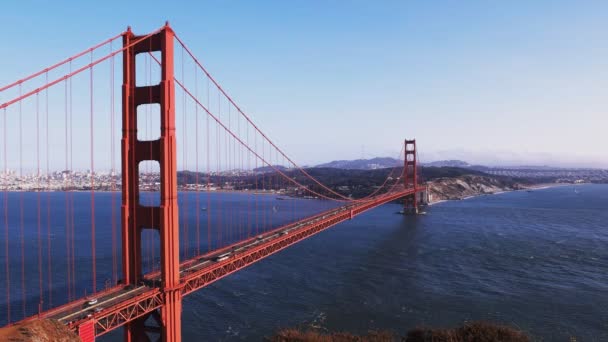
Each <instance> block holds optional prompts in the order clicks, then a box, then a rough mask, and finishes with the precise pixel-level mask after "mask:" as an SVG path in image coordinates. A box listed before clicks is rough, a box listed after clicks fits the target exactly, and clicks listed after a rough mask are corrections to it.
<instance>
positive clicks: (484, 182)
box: [429, 175, 525, 202]
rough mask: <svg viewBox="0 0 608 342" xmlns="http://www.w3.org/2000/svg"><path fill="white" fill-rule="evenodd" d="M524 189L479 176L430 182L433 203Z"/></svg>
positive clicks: (514, 183)
mask: <svg viewBox="0 0 608 342" xmlns="http://www.w3.org/2000/svg"><path fill="white" fill-rule="evenodd" d="M524 188H525V186H524V185H522V184H520V183H517V182H509V181H505V180H499V179H496V178H492V177H489V176H479V175H465V176H459V177H453V178H438V179H436V180H433V181H431V182H429V190H430V194H431V202H437V201H442V200H457V199H463V198H466V197H470V196H478V195H484V194H493V193H496V192H501V191H511V190H520V189H524Z"/></svg>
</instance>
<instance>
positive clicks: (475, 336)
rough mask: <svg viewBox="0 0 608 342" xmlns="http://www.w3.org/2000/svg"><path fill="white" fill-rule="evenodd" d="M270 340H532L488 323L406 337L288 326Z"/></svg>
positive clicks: (424, 330)
mask: <svg viewBox="0 0 608 342" xmlns="http://www.w3.org/2000/svg"><path fill="white" fill-rule="evenodd" d="M268 340H269V341H270V342H393V341H405V342H529V341H530V339H529V338H528V336H526V335H525V334H524V333H523V332H521V331H518V330H515V329H513V328H510V327H507V326H503V325H497V324H492V323H486V322H472V323H467V324H465V325H463V326H461V327H457V328H451V329H431V328H416V329H413V330H410V331H409V332H408V333H407V335H406V336H398V335H395V334H392V333H389V332H369V333H368V334H367V335H353V334H349V333H328V334H324V333H320V332H317V331H314V330H308V331H302V330H298V329H285V330H281V331H279V332H278V333H277V334H275V335H274V336H273V337H271V338H270V339H268Z"/></svg>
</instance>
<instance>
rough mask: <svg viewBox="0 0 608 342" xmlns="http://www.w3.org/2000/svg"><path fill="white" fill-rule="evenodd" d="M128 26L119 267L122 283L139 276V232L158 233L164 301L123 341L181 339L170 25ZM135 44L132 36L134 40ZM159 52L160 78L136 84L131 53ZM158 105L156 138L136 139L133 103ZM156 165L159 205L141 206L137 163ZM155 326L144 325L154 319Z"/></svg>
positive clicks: (130, 329) (128, 329)
mask: <svg viewBox="0 0 608 342" xmlns="http://www.w3.org/2000/svg"><path fill="white" fill-rule="evenodd" d="M144 37H145V36H135V35H134V34H133V33H132V32H131V29H128V30H127V32H126V33H125V34H124V35H123V47H124V48H125V50H124V52H123V88H122V129H123V133H122V151H121V152H122V177H123V178H122V208H121V215H122V271H123V276H124V282H125V284H127V285H135V286H137V285H139V283H140V282H141V281H142V280H143V272H142V254H141V247H142V243H141V236H142V231H143V230H144V229H152V230H155V231H157V232H159V234H160V252H161V253H160V257H161V279H162V282H161V284H160V287H161V288H160V290H161V291H162V292H163V295H164V296H163V297H164V303H163V306H162V307H161V308H160V309H159V311H160V312H159V311H153V312H151V313H150V314H148V315H146V316H143V317H141V318H139V319H136V320H134V321H131V322H129V323H127V324H126V325H125V335H124V337H125V341H129V342H136V341H149V340H150V338H149V336H148V335H147V334H148V333H160V335H161V340H162V341H165V342H167V341H172V342H177V341H181V313H182V295H181V291H180V289H179V227H178V208H177V155H176V147H175V143H176V141H175V88H174V79H173V38H174V33H173V30H172V29H171V28H170V27H169V24H168V23H167V24H166V25H165V26H164V27H163V28H162V29H161V30H160V31H159V32H158V33H156V34H153V35H151V36H149V37H147V38H145V39H142V38H144ZM138 40H139V42H137V43H136V44H133V43H134V42H136V41H138ZM154 51H160V53H161V78H160V83H159V84H154V85H145V86H136V83H135V80H136V70H137V69H136V66H135V60H136V58H135V57H136V55H137V54H140V53H151V52H154ZM153 103H157V104H159V106H160V138H159V139H157V140H152V141H141V140H138V139H137V106H140V105H146V104H153ZM146 160H153V161H157V162H158V163H159V165H160V205H159V206H158V207H151V206H143V205H141V203H140V197H139V163H140V162H142V161H146ZM150 321H154V322H155V323H156V326H148V325H147V324H148V323H153V322H150Z"/></svg>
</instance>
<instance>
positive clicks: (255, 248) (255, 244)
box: [30, 188, 423, 336]
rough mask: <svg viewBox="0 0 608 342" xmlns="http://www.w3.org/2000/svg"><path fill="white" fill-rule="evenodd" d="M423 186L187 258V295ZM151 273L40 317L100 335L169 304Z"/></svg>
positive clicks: (183, 277)
mask: <svg viewBox="0 0 608 342" xmlns="http://www.w3.org/2000/svg"><path fill="white" fill-rule="evenodd" d="M420 191H423V188H416V189H408V190H403V191H400V192H396V193H391V194H387V195H382V196H378V197H375V198H373V199H370V200H369V201H361V202H354V203H349V204H348V205H344V206H341V207H338V208H335V209H331V210H328V211H325V212H322V213H320V214H318V215H315V216H312V217H308V218H306V219H303V220H300V221H297V222H294V223H290V224H288V225H285V226H282V227H279V228H277V229H274V230H272V231H270V232H267V233H264V234H261V235H258V236H255V237H252V238H249V239H247V240H244V241H240V242H238V243H236V244H233V245H231V246H228V247H224V248H222V249H218V250H215V251H213V252H211V253H208V254H205V255H202V256H197V257H195V258H193V259H190V260H188V261H185V262H183V263H182V264H181V266H180V279H181V281H180V288H181V291H182V295H184V296H185V295H188V294H190V293H192V292H194V291H196V290H198V289H200V288H202V287H205V286H207V285H209V284H211V283H213V282H215V281H217V280H219V279H221V278H223V277H225V276H227V275H229V274H231V273H234V272H236V271H238V270H240V269H243V268H245V267H247V266H249V265H251V264H253V263H255V262H257V261H259V260H261V259H263V258H265V257H267V256H269V255H271V254H274V253H276V252H278V251H280V250H282V249H284V248H287V247H289V246H291V245H293V244H295V243H297V242H299V241H301V240H303V239H306V238H307V237H310V236H312V235H314V234H317V233H318V232H320V231H323V230H325V229H327V228H329V227H332V226H334V225H336V224H338V223H340V222H343V221H346V220H349V219H351V218H353V217H354V216H357V215H359V214H361V213H363V212H365V211H367V210H370V209H373V208H375V207H377V206H380V205H382V204H385V203H387V202H390V201H393V200H396V199H399V198H402V197H404V196H407V195H411V194H413V193H415V192H420ZM145 278H146V280H145V281H144V282H142V284H140V285H138V286H133V285H128V286H117V287H114V288H111V289H108V290H106V291H104V292H100V293H97V294H96V297H95V298H96V299H97V302H96V303H95V304H93V305H89V304H88V301H89V299H90V298H89V299H87V298H83V299H79V300H76V301H73V302H70V303H68V304H65V305H63V306H61V307H58V308H55V309H52V310H49V311H47V312H44V313H42V314H41V315H40V317H43V318H52V319H57V320H59V321H60V322H62V323H64V324H66V325H68V326H69V327H70V328H71V329H72V330H75V331H76V330H78V327H79V326H81V325H82V324H84V323H88V322H89V321H91V320H93V321H94V322H95V334H96V336H100V335H103V334H105V333H106V332H109V331H111V330H113V329H116V328H118V327H120V326H122V325H123V324H125V323H127V322H129V321H131V320H133V319H135V318H138V317H141V316H144V315H146V314H148V313H150V312H152V311H154V310H156V309H158V308H159V307H161V306H162V305H163V302H164V299H163V293H162V291H161V289H160V287H161V284H160V274H159V273H158V272H156V273H151V274H148V275H146V277H145ZM30 319H33V318H30Z"/></svg>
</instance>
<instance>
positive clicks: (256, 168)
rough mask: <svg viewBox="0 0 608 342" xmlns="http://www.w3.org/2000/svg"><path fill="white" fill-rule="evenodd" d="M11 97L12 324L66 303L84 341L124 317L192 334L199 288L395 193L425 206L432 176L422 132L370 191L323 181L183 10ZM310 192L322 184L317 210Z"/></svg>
mask: <svg viewBox="0 0 608 342" xmlns="http://www.w3.org/2000/svg"><path fill="white" fill-rule="evenodd" d="M119 40H122V44H120V42H119ZM121 57H122V64H120V63H119V62H120V60H119V59H120V58H121ZM121 75H122V88H119V87H118V86H117V82H116V78H118V77H120V76H121ZM118 92H120V94H117V93H118ZM0 96H1V97H0V103H1V104H0V111H1V112H0V115H2V120H1V121H0V123H1V124H2V127H3V128H2V129H3V130H2V136H3V139H2V142H1V143H2V144H3V148H2V150H0V152H2V155H3V157H2V159H0V162H2V163H3V172H2V174H1V176H2V184H3V200H2V203H3V204H2V214H1V215H0V217H2V220H0V224H1V225H2V226H3V227H2V228H3V229H2V230H3V233H4V234H2V235H1V236H2V238H3V239H4V243H3V244H2V246H0V247H1V249H2V250H3V255H2V259H4V265H3V267H4V272H3V273H4V275H5V281H3V282H2V284H0V286H1V287H4V288H5V290H6V296H5V298H4V300H1V301H0V307H4V310H1V309H0V314H1V315H3V316H0V325H9V324H14V323H15V322H19V321H23V320H31V319H37V318H52V319H57V320H59V322H61V323H63V324H65V325H67V326H68V327H69V328H70V329H71V330H73V331H75V332H76V333H78V334H79V335H80V337H81V338H82V340H83V341H92V340H94V339H95V337H96V336H101V335H103V334H105V333H107V332H109V331H112V330H114V329H116V328H119V327H123V328H124V337H125V340H126V341H147V340H151V339H152V337H153V335H158V336H160V338H161V340H163V341H180V340H181V311H182V309H181V306H182V298H183V297H184V296H186V295H188V294H190V293H192V292H194V291H196V290H198V289H200V288H203V287H205V286H207V285H209V284H211V283H213V282H215V281H216V280H219V279H221V278H223V277H225V276H227V275H229V274H231V273H234V272H237V271H239V270H241V269H243V268H245V267H247V266H249V265H251V264H253V263H255V262H257V261H259V260H262V259H264V258H265V257H267V256H269V255H272V254H274V253H276V252H279V251H281V250H283V249H285V248H287V247H289V246H291V245H293V244H295V243H297V242H299V241H302V240H303V239H306V238H307V237H310V236H312V235H314V234H316V233H319V232H321V231H323V230H325V229H327V228H329V227H331V226H334V225H336V224H338V223H340V222H343V221H346V220H349V219H352V218H353V217H355V216H357V215H359V214H361V213H363V212H365V211H367V210H370V209H373V208H375V207H377V206H380V205H382V204H385V203H387V202H391V201H395V200H397V199H401V198H403V199H404V201H405V204H404V212H412V213H415V212H417V210H418V207H417V206H418V202H419V198H420V196H419V194H421V193H422V192H423V191H424V190H425V189H424V188H423V187H422V186H419V185H418V184H419V181H418V172H417V155H416V143H415V140H406V141H405V143H404V145H403V147H402V152H401V153H402V154H401V156H402V157H403V159H404V165H403V167H396V168H393V169H392V170H391V171H390V173H389V174H388V176H387V177H386V179H385V180H384V182H383V183H382V184H381V185H380V186H378V187H376V188H375V190H374V191H373V192H371V193H370V194H368V195H367V196H365V197H362V198H357V199H353V198H351V197H350V196H349V195H348V194H347V193H342V192H341V191H338V190H337V189H335V188H333V187H330V186H327V185H324V184H323V182H321V181H320V180H319V179H317V178H315V177H313V175H311V172H310V171H307V170H306V169H304V168H302V167H300V166H298V164H296V163H295V162H294V161H293V160H292V159H291V158H290V157H289V156H288V155H287V154H286V153H284V152H283V151H282V150H281V149H280V148H279V147H278V146H277V145H276V144H275V143H274V142H273V141H272V140H270V139H269V137H268V136H267V135H266V134H264V133H263V132H262V131H261V130H260V129H259V127H258V126H256V125H255V124H254V123H253V121H252V120H251V118H250V117H249V116H248V115H247V114H245V112H244V111H243V110H242V109H241V108H240V107H239V106H238V105H237V104H236V103H235V101H234V100H233V99H232V98H231V97H230V96H229V95H228V94H227V93H226V91H225V90H224V89H223V88H222V87H221V86H220V85H219V84H218V83H217V82H216V80H215V79H214V78H213V77H212V76H211V75H210V73H209V72H208V71H207V70H206V69H205V67H204V66H203V64H202V63H201V62H200V61H199V60H198V59H197V58H196V57H195V55H194V54H193V53H192V51H191V50H190V49H189V48H188V47H187V46H186V45H185V43H184V42H183V41H182V40H181V39H180V38H179V36H177V35H176V34H175V33H174V32H173V30H172V29H171V28H170V27H169V26H168V24H167V25H165V26H164V27H162V28H160V29H159V30H157V31H155V32H152V33H150V34H146V35H142V36H137V35H134V34H133V33H132V32H131V30H130V29H128V30H127V31H126V32H123V33H121V34H119V35H116V36H114V37H112V38H110V39H108V40H106V41H104V42H102V43H100V44H97V45H95V46H93V47H91V48H90V49H87V50H85V51H82V52H80V53H78V54H76V55H74V56H72V57H70V58H68V59H65V60H63V61H61V62H59V63H57V64H54V65H52V66H50V67H48V68H45V69H43V70H41V71H39V72H37V73H34V74H32V75H30V76H28V77H26V78H23V79H21V80H18V81H16V82H14V83H11V84H8V85H7V86H4V87H2V88H0ZM121 98H122V101H120V99H121ZM119 108H121V109H119ZM119 113H120V114H119ZM117 115H121V118H122V128H120V126H119V125H118V124H117ZM120 132H122V138H121V140H120V145H119V146H118V145H117V144H116V143H117V141H118V134H119V133H120ZM178 133H179V135H178ZM108 140H109V141H110V143H109V144H108ZM118 148H120V154H118V153H117V149H118ZM119 156H120V165H121V169H120V170H117V168H116V165H117V163H118V157H119ZM99 165H103V168H100V167H99ZM96 167H97V169H96ZM178 169H181V170H183V171H181V172H179V173H178ZM58 170H59V171H58ZM119 189H121V191H119ZM178 189H179V190H183V191H181V192H180V194H179V197H178ZM79 190H81V191H79ZM270 194H272V196H269V195H270ZM264 195H266V196H264ZM119 196H120V197H119ZM235 196H237V197H238V198H236V197H235ZM235 198H236V200H235ZM306 198H318V199H322V201H313V202H314V203H316V204H315V206H314V207H315V208H316V209H317V210H316V211H315V212H311V210H310V207H311V205H310V203H305V202H311V201H306V200H305V199H306ZM276 200H283V201H282V202H281V206H280V207H279V208H277V204H276V202H275V201H276ZM180 237H181V239H180Z"/></svg>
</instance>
